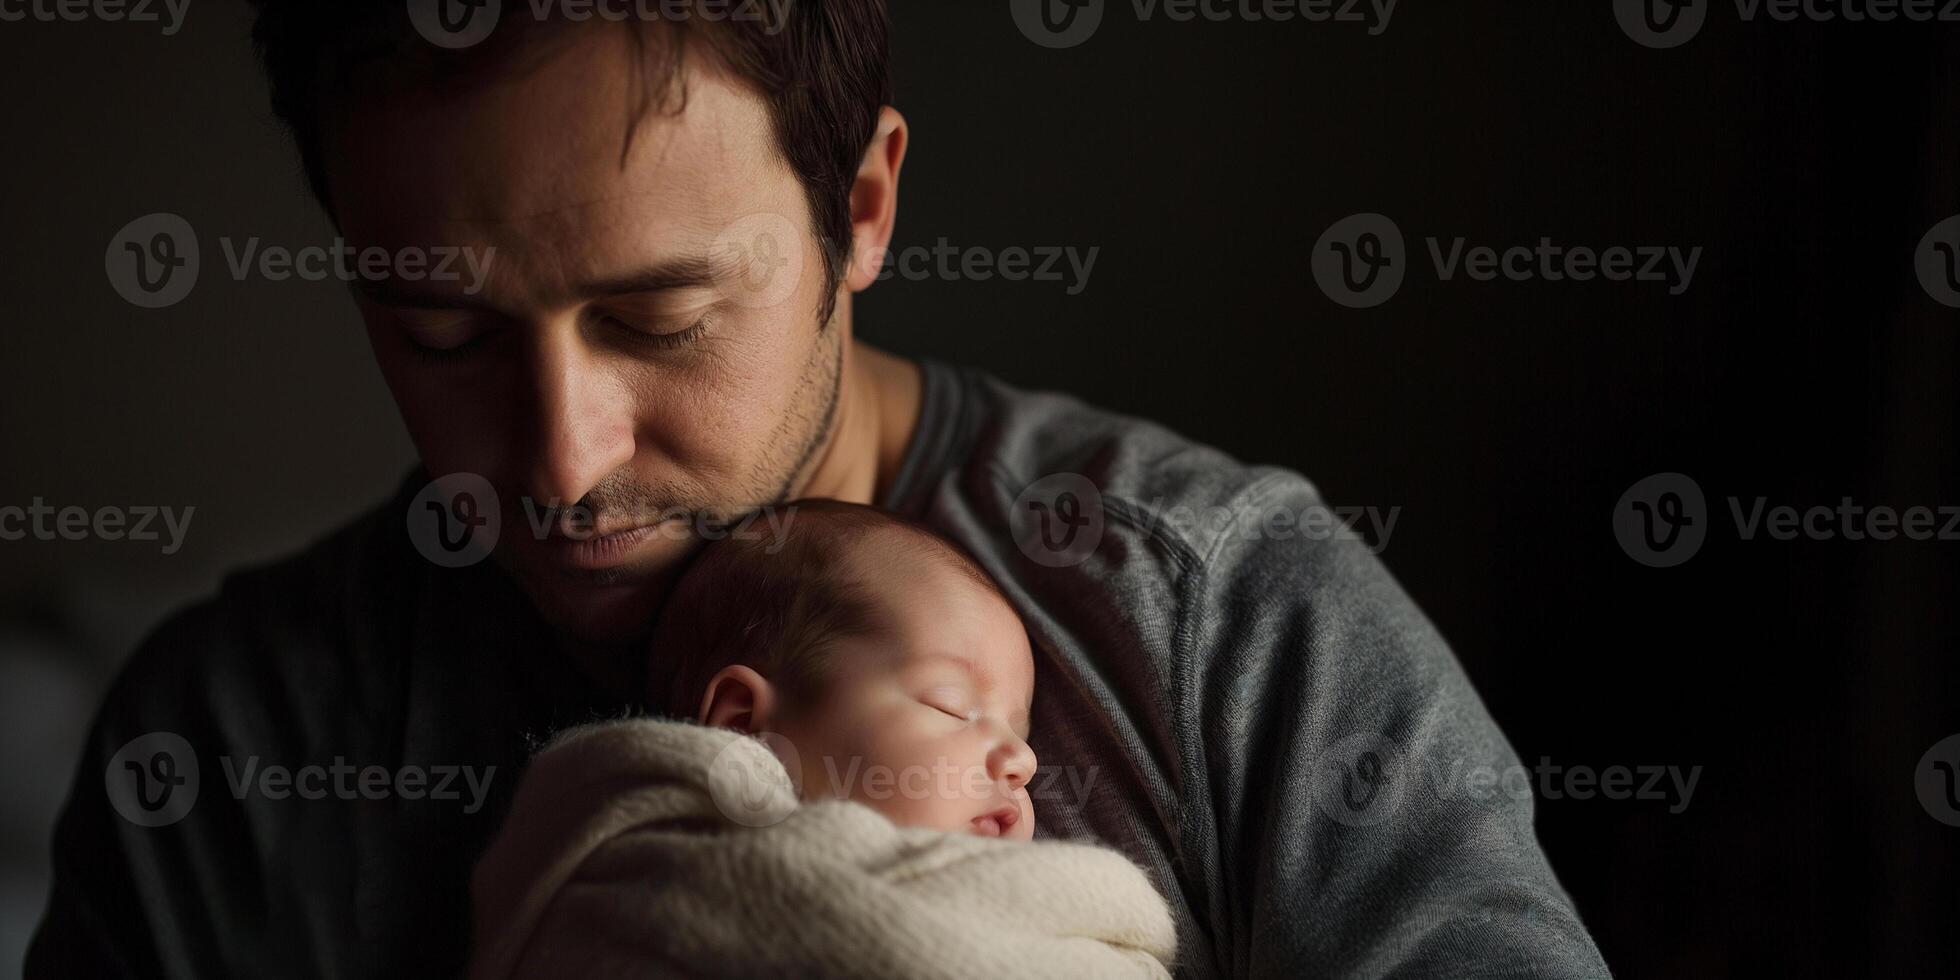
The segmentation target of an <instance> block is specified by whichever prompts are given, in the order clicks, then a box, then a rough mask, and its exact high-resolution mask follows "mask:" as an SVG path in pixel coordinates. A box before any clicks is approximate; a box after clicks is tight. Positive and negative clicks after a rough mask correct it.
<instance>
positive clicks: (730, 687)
mask: <svg viewBox="0 0 1960 980" xmlns="http://www.w3.org/2000/svg"><path fill="white" fill-rule="evenodd" d="M776 706H777V698H776V689H775V686H774V685H772V684H770V683H769V679H768V678H766V677H763V676H762V675H761V674H758V673H756V672H755V671H754V670H753V669H751V668H749V667H745V666H743V665H741V664H729V665H728V666H726V667H723V668H722V669H721V670H719V671H717V672H716V673H715V676H714V677H713V678H711V679H710V680H709V681H708V689H707V690H705V691H703V692H701V713H700V715H699V716H698V719H697V720H699V721H700V722H701V723H702V724H704V725H708V726H710V727H712V728H733V729H735V730H736V731H738V732H743V733H746V734H750V735H753V734H756V733H758V732H762V731H766V730H767V729H768V727H769V725H770V723H771V722H773V721H774V720H775V715H776Z"/></svg>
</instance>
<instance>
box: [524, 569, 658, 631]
mask: <svg viewBox="0 0 1960 980" xmlns="http://www.w3.org/2000/svg"><path fill="white" fill-rule="evenodd" d="M529 557H530V556H514V555H512V556H505V555H500V556H499V558H500V559H502V561H501V563H502V564H503V565H504V567H505V568H506V570H507V571H509V572H510V573H511V574H512V576H513V577H514V578H515V579H516V580H517V583H518V585H519V586H520V587H522V588H523V590H524V593H525V595H527V596H529V597H530V600H531V604H532V605H533V606H535V607H537V610H538V615H539V616H541V617H542V618H543V619H544V621H545V622H546V623H548V624H550V625H551V626H552V627H553V628H554V629H556V630H558V631H560V632H562V633H565V634H567V635H569V636H571V637H573V638H574V639H577V640H580V641H583V642H586V643H598V644H618V643H633V642H639V641H644V640H645V639H646V638H647V637H648V635H650V634H651V633H652V631H653V620H654V614H655V613H657V612H658V611H659V609H660V600H661V599H662V598H663V597H664V596H665V595H666V593H667V589H668V587H669V586H670V585H671V583H672V579H673V575H672V569H673V567H674V566H675V565H676V564H677V562H676V561H673V560H670V561H665V562H659V561H641V562H635V563H633V564H631V565H622V566H619V567H615V568H606V569H567V568H562V567H551V566H549V565H544V564H543V563H538V562H533V561H528V560H526V559H527V558H529Z"/></svg>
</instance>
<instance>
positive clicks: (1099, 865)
mask: <svg viewBox="0 0 1960 980" xmlns="http://www.w3.org/2000/svg"><path fill="white" fill-rule="evenodd" d="M778 545H780V547H778ZM651 650H652V653H651V658H650V664H649V670H648V690H649V692H650V694H649V698H648V702H649V705H650V706H651V707H653V708H655V709H656V710H661V711H664V712H665V713H666V715H667V717H664V718H640V719H631V720H626V721H619V722H610V723H605V724H599V725H587V726H581V727H579V728H575V729H571V730H569V731H567V732H564V733H561V734H560V735H559V736H558V737H557V738H555V739H554V740H553V742H552V743H551V745H549V746H548V747H546V749H545V750H544V751H542V752H541V753H539V754H538V755H537V756H536V757H535V758H534V759H533V760H532V761H531V762H530V764H529V765H528V766H527V768H526V770H525V772H524V775H523V776H522V778H521V780H520V782H519V785H518V789H517V795H516V798H515V800H514V801H513V804H512V808H511V812H510V815H509V816H508V817H507V818H506V821H505V824H504V826H503V828H502V829H501V830H500V832H499V834H498V837H497V839H496V840H495V841H494V842H493V843H492V844H491V846H490V848H489V849H488V851H487V852H486V853H485V854H484V856H483V858H482V860H481V861H480V862H479V864H478V866H477V870H476V875H475V879H474V881H473V885H472V891H473V901H474V906H475V908H474V924H475V930H476V932H475V940H474V944H473V945H474V949H473V956H472V961H471V966H470V976H471V977H472V978H473V980H487V978H501V977H511V976H526V977H528V976H551V977H595V976H628V975H630V976H812V977H821V976H853V977H889V978H893V980H899V978H906V980H910V978H933V977H944V978H954V977H973V978H982V977H985V978H997V977H1003V976H1012V977H1055V978H1068V980H1079V978H1083V977H1103V976H1111V977H1165V976H1168V975H1169V966H1170V964H1171V963H1172V962H1173V955H1174V952H1175V946H1176V935H1175V930H1174V927H1173V924H1172V921H1171V918H1170V913H1169V910H1168V908H1167V907H1166V905H1165V903H1164V900H1163V898H1162V897H1161V896H1160V895H1159V894H1158V893H1157V891H1156V890H1155V889H1154V888H1153V887H1152V885H1151V882H1150V880H1149V878H1148V877H1147V876H1146V875H1145V874H1144V872H1143V871H1142V870H1140V869H1139V868H1138V867H1137V866H1136V865H1135V864H1134V863H1132V862H1131V861H1130V860H1129V859H1128V858H1127V857H1125V856H1124V855H1123V854H1121V853H1119V852H1117V851H1114V850H1110V849H1107V848H1103V847H1097V846H1092V845H1090V844H1086V843H1072V842H1064V841H1056V840H1042V841H1035V840H1033V839H1032V838H1033V835H1034V809H1033V806H1032V804H1031V801H1030V798H1029V794H1028V788H1027V782H1028V780H1029V779H1030V778H1031V777H1032V776H1033V775H1034V771H1035V757H1034V752H1033V751H1032V750H1031V749H1030V748H1029V747H1028V744H1027V737H1028V713H1029V708H1030V699H1031V697H1032V691H1033V684H1034V664H1033V658H1032V656H1031V652H1030V650H1029V645H1028V638H1027V633H1026V630H1025V628H1024V627H1023V626H1022V624H1021V622H1020V619H1019V617H1018V616H1016V615H1015V613H1014V610H1013V608H1012V607H1011V606H1009V605H1008V603H1007V601H1006V599H1005V598H1004V597H1003V596H1002V595H1001V593H1000V591H999V589H998V587H997V586H995V584H994V583H993V581H992V580H991V579H990V578H989V577H988V576H987V574H986V573H985V572H984V571H983V570H982V569H981V568H980V567H979V566H978V565H976V564H974V563H973V561H972V560H971V559H970V558H969V557H967V555H966V554H965V553H964V552H963V551H961V549H960V548H959V547H958V546H957V545H954V544H953V543H951V542H949V541H947V540H946V539H944V538H942V537H940V536H939V535H938V534H937V533H935V532H933V531H931V530H929V529H927V528H925V527H923V526H922V525H918V524H916V523H913V522H911V521H909V520H907V519H905V518H902V517H899V516H898V515H894V514H891V513H889V512H885V511H882V510H879V509H876V508H871V507H864V506H860V505H855V504H844V503H839V502H835V501H802V502H798V503H796V504H793V505H789V508H788V522H787V524H786V526H785V533H784V535H783V537H782V538H781V539H780V541H770V540H768V539H757V540H743V539H740V538H734V537H731V538H728V539H725V540H722V541H718V542H714V543H711V544H710V545H709V546H708V547H706V548H705V549H703V550H702V552H701V553H700V555H699V556H698V557H697V558H696V560H695V561H694V563H693V564H692V565H691V566H690V567H689V568H688V569H687V572H686V574H685V575H684V576H683V577H682V579H681V580H680V582H679V583H678V584H677V585H676V587H675V588H674V590H673V591H672V593H671V595H670V596H669V598H668V601H667V604H666V607H665V608H664V609H663V610H662V613H661V617H660V620H659V623H658V625H657V627H656V629H655V631H654V637H653V641H652V644H651Z"/></svg>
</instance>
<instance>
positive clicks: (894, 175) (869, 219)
mask: <svg viewBox="0 0 1960 980" xmlns="http://www.w3.org/2000/svg"><path fill="white" fill-rule="evenodd" d="M909 134H910V130H909V129H908V128H907V127H906V125H905V117H904V116H901V115H899V114H898V110H897V109H894V108H892V107H891V106H885V107H884V108H883V109H880V110H879V111H878V129H877V132H876V133H875V134H874V135H873V136H872V137H871V145H870V146H868V147H866V148H865V150H864V161H863V162H862V163H860V164H859V165H858V172H857V180H856V182H855V183H853V184H852V185H851V267H850V268H849V269H848V270H846V272H845V275H844V284H845V285H846V286H847V287H849V288H850V290H851V292H854V293H855V292H858V291H860V290H863V289H867V288H869V287H870V286H871V284H872V283H873V282H875V281H877V278H878V269H879V268H880V267H881V266H883V265H884V261H885V249H886V248H887V247H888V246H890V245H891V240H892V226H893V224H894V223H896V222H897V220H898V171H899V168H900V167H902V166H904V165H905V146H906V143H907V142H908V140H909V138H910V136H909Z"/></svg>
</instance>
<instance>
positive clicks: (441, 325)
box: [326, 27, 847, 640]
mask: <svg viewBox="0 0 1960 980" xmlns="http://www.w3.org/2000/svg"><path fill="white" fill-rule="evenodd" d="M632 50H633V49H632V48H631V47H630V44H629V38H628V37H627V36H626V33H625V31H623V30H620V29H618V28H617V27H614V28H613V29H592V30H583V31H579V32H577V33H576V34H574V35H573V36H572V37H571V38H568V39H566V40H565V42H564V43H563V45H562V47H559V48H557V49H555V50H554V51H552V53H550V54H548V55H547V56H546V57H545V59H544V60H543V61H542V62H541V63H539V64H538V65H537V66H536V67H535V69H533V70H530V71H528V72H526V73H524V74H521V75H515V76H513V77H511V78H510V79H509V80H507V81H505V80H498V81H494V82H488V83H482V84H478V85H476V86H473V87H471V88H470V90H469V91H467V92H462V93H456V94H448V95H438V94H434V93H423V94H415V95H410V96H405V97H394V98H386V99H382V98H373V97H368V98H357V99H354V100H351V101H352V103H353V105H352V107H351V108H350V109H348V110H347V112H346V115H345V117H344V118H341V119H340V120H338V121H337V122H334V121H331V119H332V117H331V116H330V117H329V118H330V122H329V125H328V134H327V146H326V150H327V162H328V175H329V184H330V187H331V192H332V195H333V198H334V206H335V216H336V219H337V222H338V224H339V227H340V231H341V233H342V235H343V236H344V237H345V238H346V239H347V241H348V244H349V245H350V246H351V247H355V248H367V247H369V246H380V247H382V248H386V249H390V250H394V249H401V248H410V247H421V248H430V247H431V246H455V247H460V248H462V249H464V250H466V251H467V252H468V253H469V254H472V255H474V256H475V257H476V259H477V260H478V261H479V262H487V273H486V274H485V275H484V276H482V277H481V282H480V285H479V284H478V283H476V282H475V281H474V278H473V277H472V276H471V275H470V274H469V273H468V272H467V269H468V264H467V262H464V261H461V260H459V261H458V262H457V263H456V268H457V270H458V271H459V273H460V274H459V275H458V276H457V277H456V278H454V279H451V280H447V281H434V279H433V277H431V278H430V279H428V280H425V281H415V282H411V281H406V280H405V279H402V278H391V279H387V280H385V281H373V280H363V281H362V282H361V289H360V299H359V303H360V308H361V311H362V315H363V318H364V319H365V321H366V324H367V330H368V335H369V339H370V341H371V342H372V344H373V347H374V353H375V358H376V360H377V361H378V362H379V364H380V366H381V371H382V374H383V375H384V376H385V377H386V379H387V382H388V385H389V387H390V388H391V389H392V391H393V392H394V396H395V400H396V403H397V404H398V405H399V407H400V409H401V412H402V417H403V419H404V420H405V422H406V423H407V426H408V430H409V433H410V435H411V436H412V437H413V439H414V441H415V444H416V447H417V448H418V449H419V450H420V452H421V455H422V459H423V461H424V463H425V464H426V465H427V467H428V470H429V472H430V473H431V474H432V475H433V476H437V477H440V476H444V475H447V474H451V473H474V474H478V475H480V476H482V477H484V478H485V479H487V480H489V481H490V483H491V485H492V486H493V487H495V489H496V490H497V493H498V496H499V502H500V504H501V507H502V525H501V528H500V534H499V539H498V545H497V553H498V556H499V558H500V560H501V561H503V562H504V564H505V565H506V566H507V567H508V568H510V569H511V570H512V572H513V573H514V574H515V575H516V577H517V578H518V580H519V581H520V582H521V583H522V584H523V586H524V588H525V589H526V591H527V592H528V593H529V594H530V595H531V596H532V598H533V600H534V601H535V602H536V603H537V604H538V606H539V608H540V610H541V612H543V614H544V615H545V616H546V618H547V619H549V620H551V621H552V622H554V623H556V624H558V625H559V626H561V627H563V628H565V629H567V630H568V631H570V632H572V633H573V634H575V635H578V636H580V637H583V638H586V639H592V640H622V639H627V638H629V637H631V636H633V635H635V634H637V633H639V632H640V631H641V630H642V629H643V626H644V621H645V619H646V617H647V616H648V614H649V612H650V610H651V609H652V608H653V602H654V601H655V599H656V598H657V594H658V591H659V589H660V588H662V585H663V582H664V578H665V576H664V574H663V573H665V572H667V571H668V570H669V569H670V568H671V567H672V566H673V565H674V564H675V563H676V561H677V560H678V559H679V558H680V557H682V555H683V554H684V553H685V552H686V551H687V550H688V549H689V548H691V547H693V544H694V542H693V540H692V539H691V537H690V536H689V535H688V534H687V532H688V531H689V530H690V527H691V525H690V521H689V519H688V518H686V517H681V518H679V519H677V520H676V519H671V518H674V517H675V515H677V514H684V513H688V512H699V511H712V512H715V513H720V514H735V513H741V512H743V511H746V510H749V509H752V508H755V507H758V506H761V505H764V504H769V503H774V502H777V501H779V500H781V499H783V498H784V497H785V495H786V494H788V493H789V492H790V490H791V488H792V487H793V485H794V484H795V483H796V482H797V481H798V480H799V479H800V478H801V476H802V475H803V474H804V473H805V472H806V471H807V469H808V468H809V466H810V465H812V463H813V461H814V459H815V457H816V456H817V455H818V454H819V452H820V451H821V450H822V449H823V447H824V441H825V438H826V437H827V435H828V433H829V432H830V429H831V424H832V416H833V412H834V408H835V404H836V398H837V396H838V374H839V363H840V354H841V351H842V349H843V345H844V343H845V342H846V338H845V337H844V336H842V334H843V333H844V332H845V330H846V329H847V327H845V326H843V325H842V321H841V320H839V321H835V322H833V324H832V325H830V326H829V327H827V328H824V329H820V327H819V324H818V322H817V315H818V311H819V309H820V307H821V305H822V303H821V301H822V300H823V298H824V296H823V294H824V290H825V277H824V275H823V267H822V263H823V257H822V253H821V251H820V249H819V246H818V244H817V242H816V241H815V239H814V237H813V235H812V233H811V231H810V228H811V220H810V216H809V210H808V207H807V204H806V202H805V199H804V196H803V189H802V186H801V185H800V184H799V182H798V181H797V179H796V176H795V174H794V172H793V171H791V169H790V168H789V166H788V164H787V163H786V162H785V161H784V159H783V158H782V156H781V155H780V153H779V152H778V151H777V148H776V146H775V142H774V137H773V135H772V132H771V129H770V117H769V113H768V109H767V107H766V105H765V104H764V102H763V101H762V100H761V98H759V97H758V96H756V95H755V94H753V93H752V92H751V91H750V90H748V89H747V88H746V87H744V86H743V85H742V84H741V83H740V82H739V81H738V80H735V79H733V78H732V77H731V76H726V75H724V74H722V73H721V72H720V71H719V70H717V69H715V68H714V67H712V66H710V65H708V64H706V63H705V62H702V61H699V60H696V59H692V58H691V59H690V63H689V65H688V66H687V69H686V71H685V74H684V77H685V84H686V92H687V102H686V107H685V110H684V111H682V112H679V113H673V112H663V111H660V110H659V109H656V110H655V111H651V112H649V113H647V114H646V115H645V116H644V117H643V118H642V119H641V120H640V123H639V129H638V132H637V133H636V135H635V137H634V140H633V143H632V146H631V148H630V151H628V152H626V153H625V155H624V157H623V158H622V146H623V143H624V139H625V134H626V127H627V123H628V119H629V114H630V113H631V111H632V108H633V105H634V99H633V95H632V93H631V90H630V88H629V86H630V85H632V84H633V82H634V79H635V78H636V77H637V76H638V70H637V62H635V61H634V60H633V55H632V54H631V52H632ZM492 249H494V252H492V251H491V250H492ZM525 498H529V499H530V500H531V501H533V502H534V503H535V506H534V507H525V506H523V505H522V503H521V502H522V501H523V500H524V499H525ZM554 505H555V506H560V507H566V508H571V510H569V511H566V512H561V513H557V514H555V515H554V514H552V513H550V512H547V511H543V510H542V509H541V508H545V507H551V506H554ZM574 505H583V506H582V507H575V506H574ZM581 518H583V520H581ZM662 518H669V519H670V520H667V521H666V522H665V523H660V522H661V520H662ZM548 519H555V521H556V523H555V524H545V525H544V526H543V527H542V530H540V523H541V522H544V521H547V520H548ZM594 525H596V526H594ZM588 527H590V528H592V530H587V528H588ZM595 532H596V533H595Z"/></svg>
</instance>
